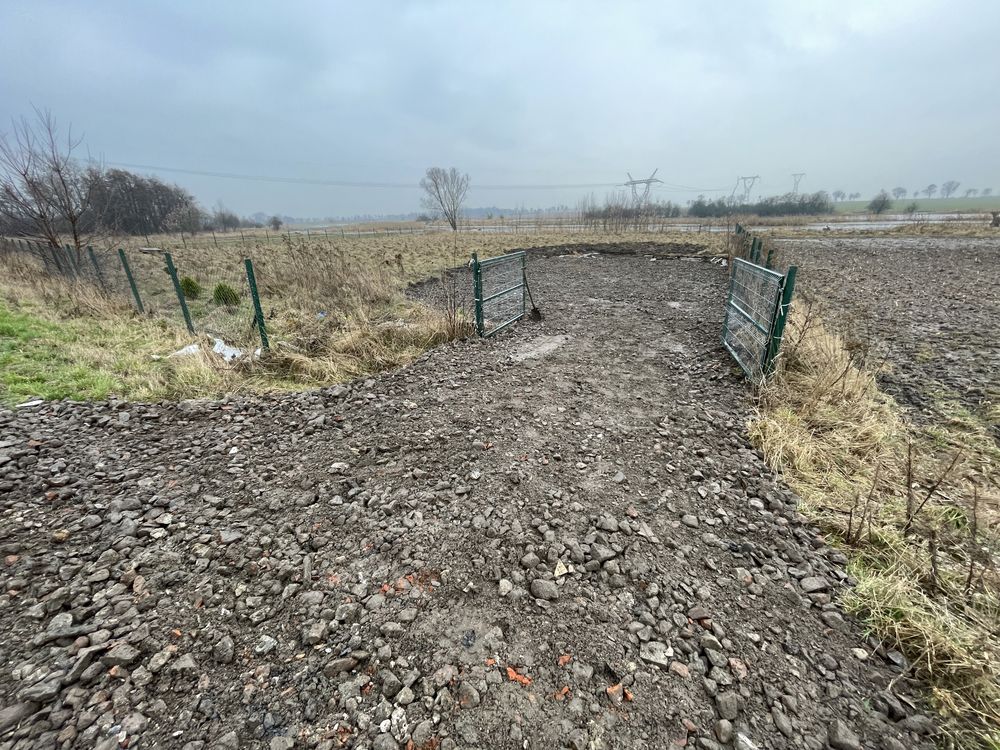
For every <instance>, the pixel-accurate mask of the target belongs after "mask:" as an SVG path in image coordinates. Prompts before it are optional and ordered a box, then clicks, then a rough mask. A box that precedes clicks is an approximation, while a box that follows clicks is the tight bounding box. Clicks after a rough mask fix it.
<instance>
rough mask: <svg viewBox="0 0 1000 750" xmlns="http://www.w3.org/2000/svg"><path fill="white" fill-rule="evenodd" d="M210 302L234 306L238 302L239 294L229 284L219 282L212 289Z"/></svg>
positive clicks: (222, 305) (221, 305)
mask: <svg viewBox="0 0 1000 750" xmlns="http://www.w3.org/2000/svg"><path fill="white" fill-rule="evenodd" d="M212 302H214V303H215V304H217V305H219V306H220V307H236V306H237V305H239V304H240V295H239V293H238V292H237V291H236V290H235V289H233V288H232V287H231V286H229V284H226V283H225V282H219V283H218V284H216V285H215V289H213V290H212Z"/></svg>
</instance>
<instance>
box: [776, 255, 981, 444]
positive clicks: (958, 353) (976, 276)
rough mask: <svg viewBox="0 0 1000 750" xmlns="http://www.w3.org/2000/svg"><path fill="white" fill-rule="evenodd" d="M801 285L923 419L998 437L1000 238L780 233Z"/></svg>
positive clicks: (890, 388) (890, 389)
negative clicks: (979, 427) (974, 424)
mask: <svg viewBox="0 0 1000 750" xmlns="http://www.w3.org/2000/svg"><path fill="white" fill-rule="evenodd" d="M779 247H780V248H781V250H782V253H783V259H784V260H785V261H786V262H787V263H790V264H797V265H798V266H799V268H800V277H799V284H798V288H799V289H800V290H802V291H805V292H807V293H809V294H810V295H811V296H812V297H814V298H816V299H819V300H822V303H823V304H822V311H823V316H824V318H826V319H829V320H832V321H833V322H834V323H835V325H836V327H837V329H838V330H839V331H841V332H843V333H844V334H845V335H846V336H847V337H848V339H849V340H851V341H852V342H853V343H854V344H855V345H856V346H860V347H864V348H871V349H873V350H874V352H875V356H876V357H877V358H878V359H880V360H881V358H885V359H886V360H887V363H888V365H889V367H888V368H887V371H886V372H885V373H884V375H883V376H882V378H881V384H882V386H883V387H884V388H885V389H886V390H887V391H888V392H889V393H891V394H892V395H893V396H894V397H895V398H896V400H897V401H899V402H900V403H901V404H903V405H904V406H907V407H909V408H910V411H911V414H912V415H913V416H914V418H916V419H917V420H918V421H927V420H928V419H932V420H935V421H939V422H940V421H946V420H947V419H948V418H949V417H951V416H954V414H953V411H954V410H953V409H951V408H950V407H948V406H947V404H948V402H958V403H959V404H961V406H962V407H964V409H966V410H968V411H969V412H971V413H972V414H973V415H975V416H976V417H978V418H979V419H981V420H983V421H985V422H986V423H987V424H989V425H990V426H991V428H992V430H993V434H994V436H995V437H996V438H997V440H1000V416H998V415H1000V377H998V375H997V372H998V371H1000V273H998V272H997V267H998V265H1000V238H997V239H977V238H968V237H961V238H947V237H926V238H925V237H920V238H917V237H853V238H835V237H831V238H822V239H798V240H780V241H779Z"/></svg>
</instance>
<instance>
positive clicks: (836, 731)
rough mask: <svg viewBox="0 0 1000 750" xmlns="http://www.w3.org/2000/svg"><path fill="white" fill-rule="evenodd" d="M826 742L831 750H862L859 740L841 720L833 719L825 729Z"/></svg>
mask: <svg viewBox="0 0 1000 750" xmlns="http://www.w3.org/2000/svg"><path fill="white" fill-rule="evenodd" d="M826 741H827V742H829V743H830V747H831V748H833V750H862V746H861V740H860V739H859V738H858V735H856V734H855V733H854V732H853V731H852V730H851V728H850V727H848V726H847V724H845V723H844V722H843V721H842V720H841V719H834V720H833V722H832V723H831V724H830V726H829V728H828V729H827V740H826Z"/></svg>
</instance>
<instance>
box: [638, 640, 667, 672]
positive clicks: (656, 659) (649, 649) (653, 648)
mask: <svg viewBox="0 0 1000 750" xmlns="http://www.w3.org/2000/svg"><path fill="white" fill-rule="evenodd" d="M673 655H674V650H673V649H672V648H670V646H668V645H667V644H665V643H663V642H662V641H646V642H645V643H643V644H642V645H641V646H640V647H639V658H640V659H642V660H643V661H647V662H649V663H650V664H655V665H656V666H658V667H660V668H661V669H669V668H670V662H671V658H670V657H672V656H673Z"/></svg>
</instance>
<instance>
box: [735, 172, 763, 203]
mask: <svg viewBox="0 0 1000 750" xmlns="http://www.w3.org/2000/svg"><path fill="white" fill-rule="evenodd" d="M759 179H760V175H759V174H755V175H750V176H749V177H737V178H736V184H735V185H733V192H732V195H730V196H729V199H730V200H732V199H733V198H734V197H735V196H736V191H737V189H739V187H740V185H742V186H743V200H742V201H741V202H740V203H741V205H746V204H747V203H749V202H750V191H751V190H753V186H754V183H755V182H757V180H759Z"/></svg>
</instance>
